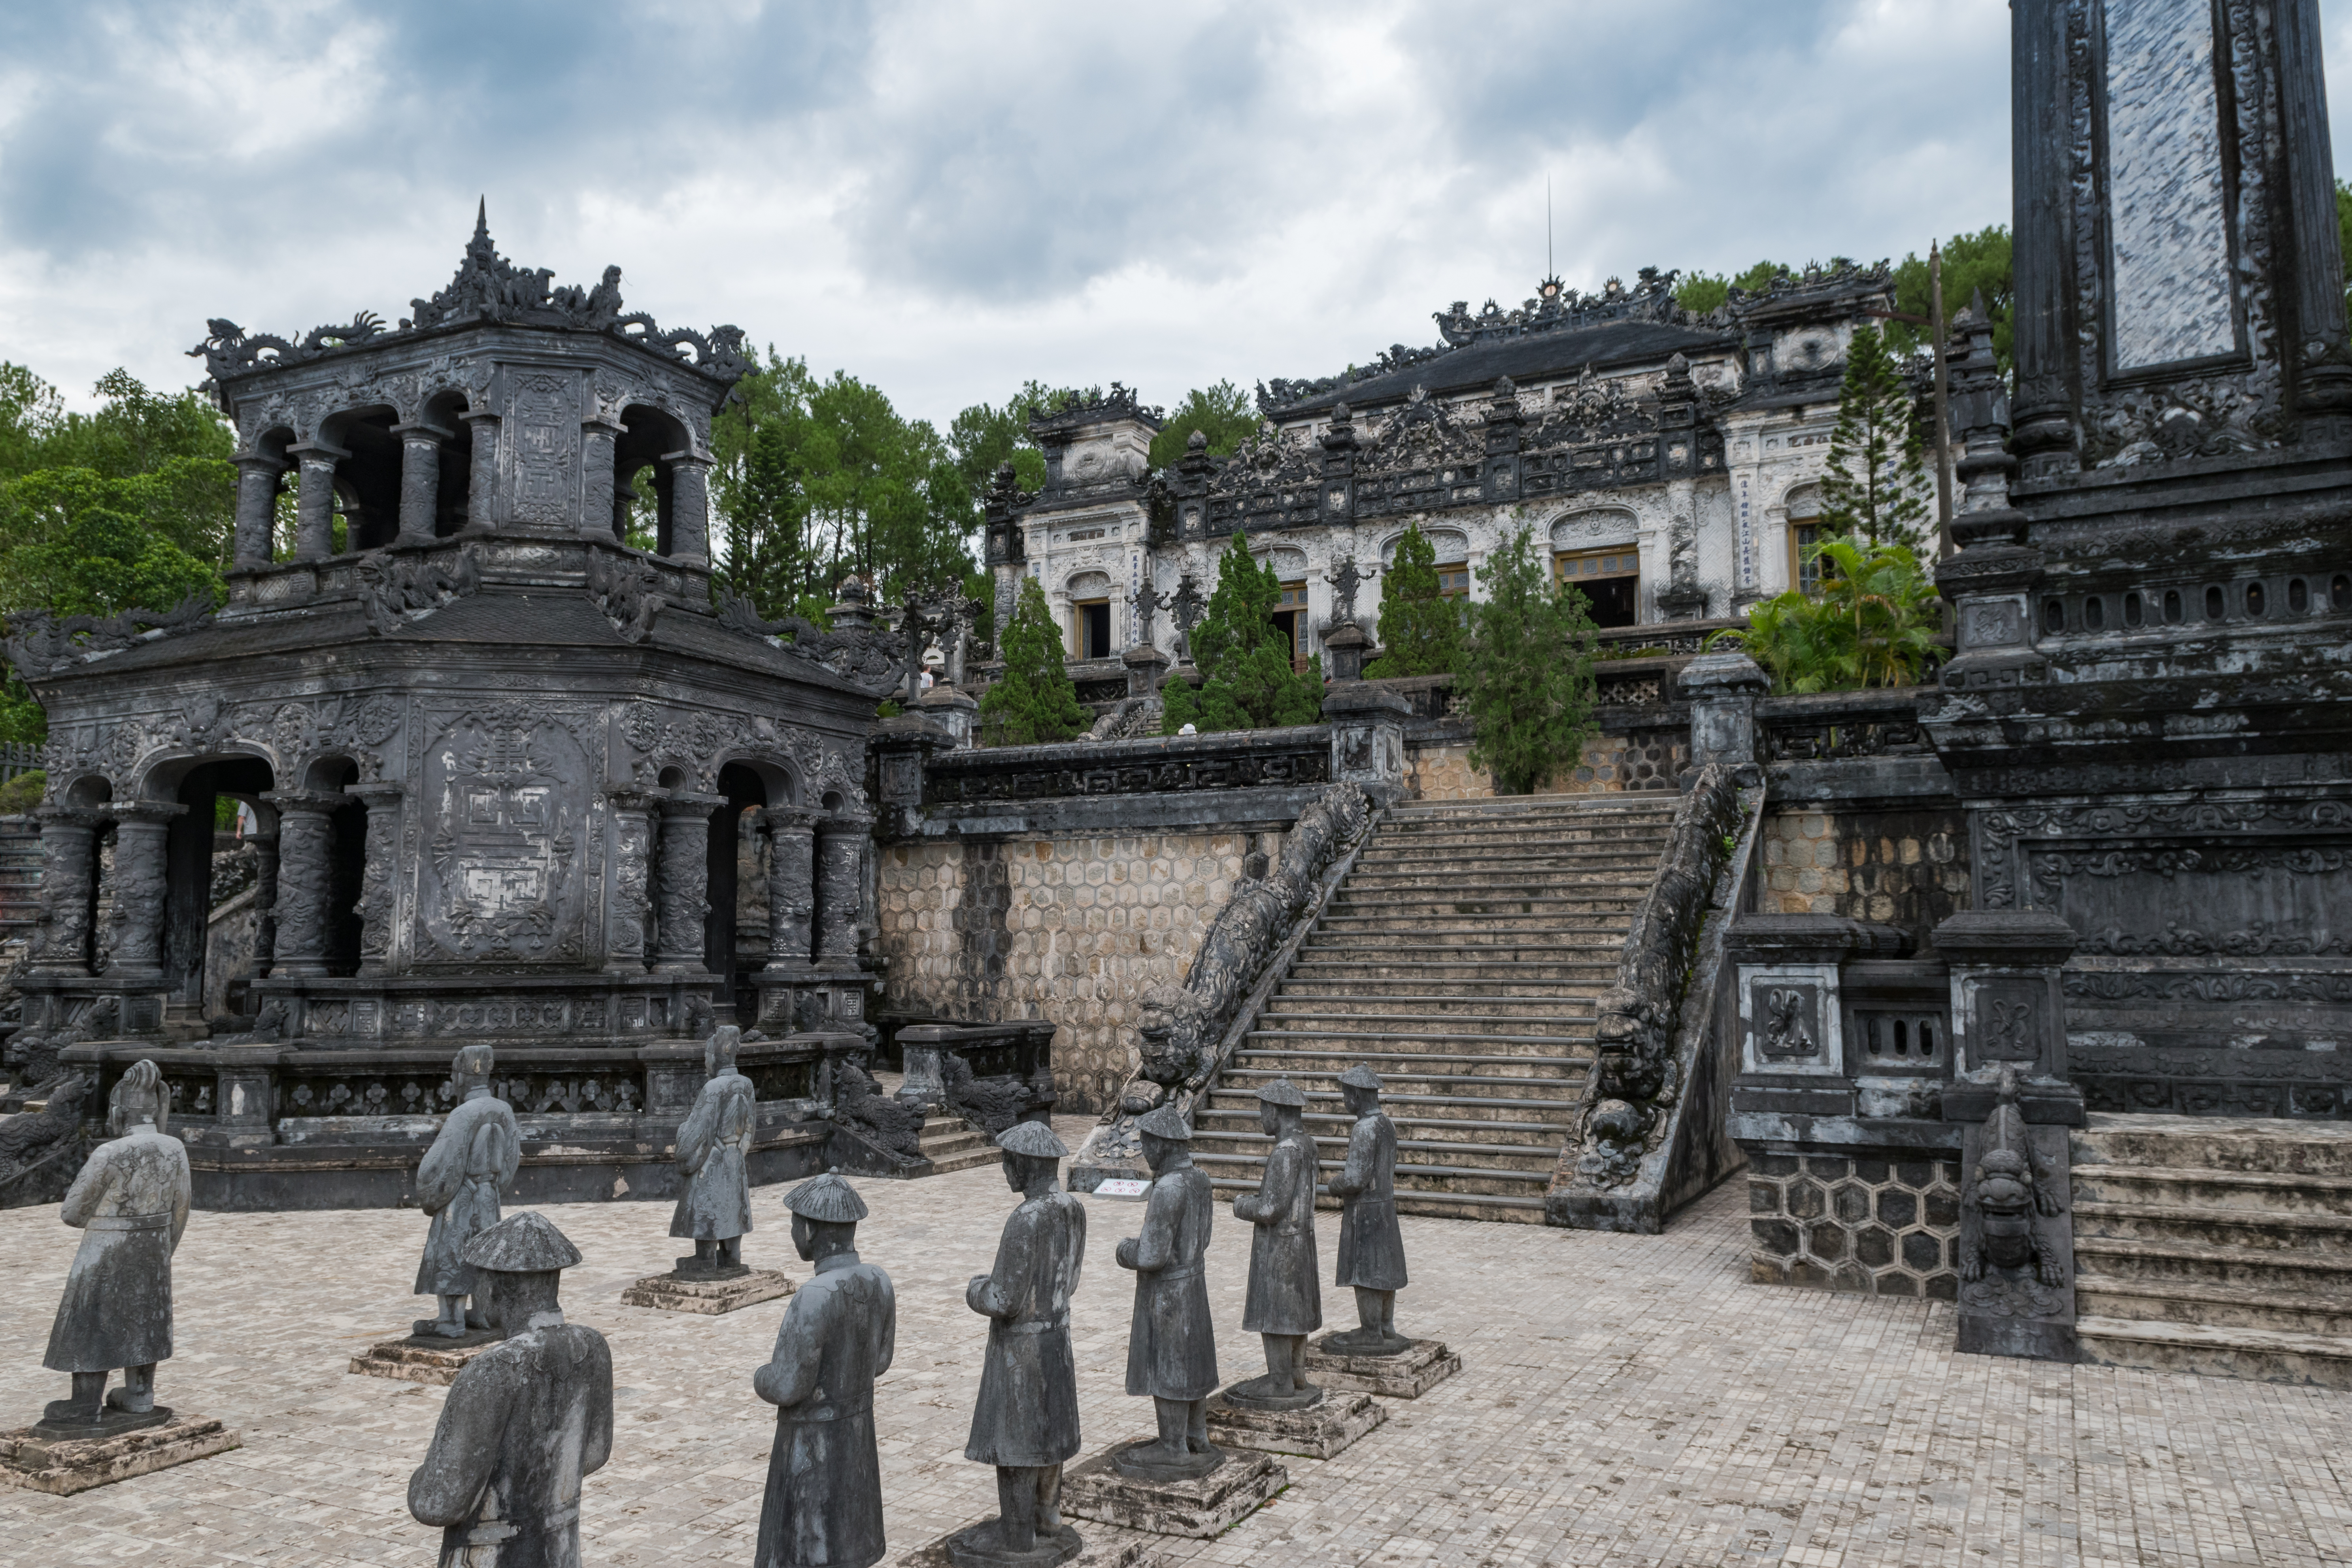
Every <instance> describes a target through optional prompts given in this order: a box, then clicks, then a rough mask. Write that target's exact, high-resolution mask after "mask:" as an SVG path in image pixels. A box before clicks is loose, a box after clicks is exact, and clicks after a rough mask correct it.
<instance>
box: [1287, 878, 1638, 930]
mask: <svg viewBox="0 0 2352 1568" xmlns="http://www.w3.org/2000/svg"><path fill="white" fill-rule="evenodd" d="M1647 890H1648V884H1647V883H1646V882H1643V883H1637V884H1632V885H1629V886H1627V887H1626V888H1625V889H1624V890H1623V891H1622V892H1612V891H1609V890H1608V889H1592V890H1591V891H1576V892H1567V893H1561V894H1559V895H1558V896H1556V897H1548V898H1539V899H1536V898H1517V897H1496V896H1492V895H1489V894H1487V893H1486V892H1485V891H1483V890H1481V889H1475V888H1465V889H1462V890H1461V891H1459V892H1457V893H1454V894H1451V895H1449V896H1446V897H1443V898H1437V897H1423V898H1406V897H1392V896H1390V895H1387V894H1381V895H1377V896H1374V897H1370V898H1360V899H1358V898H1349V897H1348V896H1346V895H1345V894H1342V895H1341V896H1339V898H1336V899H1334V900H1331V904H1330V908H1329V913H1328V915H1327V917H1326V918H1327V919H1334V918H1339V917H1342V916H1351V915H1365V916H1376V917H1379V918H1381V919H1387V920H1415V921H1443V922H1451V921H1454V919H1455V918H1457V917H1459V916H1463V915H1469V916H1473V917H1479V918H1486V917H1491V916H1495V915H1524V916H1528V917H1532V918H1534V919H1538V920H1549V918H1551V917H1552V916H1555V915H1607V914H1616V913H1619V912H1621V911H1622V912H1624V913H1631V912H1632V910H1633V906H1634V905H1635V904H1638V903H1640V902H1641V901H1642V895H1643V893H1644V892H1646V891H1647Z"/></svg>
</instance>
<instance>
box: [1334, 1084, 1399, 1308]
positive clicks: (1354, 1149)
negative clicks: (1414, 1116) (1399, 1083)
mask: <svg viewBox="0 0 2352 1568" xmlns="http://www.w3.org/2000/svg"><path fill="white" fill-rule="evenodd" d="M1339 1098H1340V1100H1342V1101H1343V1102H1344V1103H1345V1104H1346V1105H1347V1107H1348V1114H1349V1115H1350V1116H1352V1117H1354V1118H1355V1119H1356V1125H1355V1126H1354V1127H1352V1128H1350V1129H1349V1132H1348V1162H1347V1164H1346V1165H1345V1166H1344V1167H1343V1168H1342V1169H1341V1170H1340V1172H1339V1174H1338V1175H1336V1176H1333V1177H1332V1178H1331V1181H1330V1184H1329V1185H1330V1189H1331V1193H1332V1195H1333V1196H1335V1197H1337V1198H1338V1199H1339V1284H1340V1285H1342V1286H1352V1287H1354V1289H1355V1292H1356V1315H1357V1317H1358V1319H1359V1320H1360V1321H1361V1322H1362V1324H1363V1326H1362V1327H1361V1328H1360V1329H1355V1330H1352V1331H1349V1332H1347V1333H1343V1334H1331V1335H1328V1336H1326V1337H1325V1339H1324V1341H1323V1345H1322V1348H1323V1351H1324V1352H1325V1353H1326V1354H1328V1355H1401V1354H1402V1353H1403V1352H1405V1351H1407V1350H1410V1349H1411V1348H1412V1341H1411V1340H1409V1339H1407V1338H1405V1337H1404V1336H1403V1335H1402V1334H1400V1333H1398V1332H1397V1331H1396V1293H1397V1292H1398V1291H1399V1290H1402V1289H1404V1282H1405V1278H1404V1237H1403V1235H1402V1233H1401V1232H1400V1231H1399V1230H1398V1229H1397V1210H1396V1143H1397V1139H1396V1123H1395V1122H1393V1121H1390V1120H1389V1119H1388V1116H1387V1114H1386V1113H1385V1112H1383V1111H1382V1110H1381V1079H1380V1075H1379V1074H1378V1073H1376V1072H1374V1071H1373V1070H1372V1069H1371V1068H1369V1067H1366V1066H1365V1065H1364V1064H1363V1063H1361V1062H1358V1063H1357V1064H1356V1065H1355V1066H1354V1067H1351V1068H1349V1069H1348V1070H1347V1071H1346V1072H1343V1073H1341V1074H1340V1075H1339Z"/></svg>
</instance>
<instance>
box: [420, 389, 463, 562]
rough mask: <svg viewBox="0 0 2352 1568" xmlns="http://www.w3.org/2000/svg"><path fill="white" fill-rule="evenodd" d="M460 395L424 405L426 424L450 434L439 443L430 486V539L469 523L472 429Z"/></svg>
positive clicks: (443, 395) (448, 395) (447, 394)
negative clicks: (432, 484) (431, 504)
mask: <svg viewBox="0 0 2352 1568" xmlns="http://www.w3.org/2000/svg"><path fill="white" fill-rule="evenodd" d="M466 409H467V403H466V399H465V396H464V395H463V394H461V393H456V392H444V393H441V394H439V395H436V396H435V397H434V398H432V399H431V400H430V401H429V402H427V403H426V404H425V424H427V425H430V426H433V427H434V428H436V429H438V430H446V431H448V432H449V436H448V438H447V439H446V440H444V441H443V442H442V443H441V452H440V468H439V471H438V475H437V477H436V479H435V480H434V486H433V536H434V537H435V538H436V539H446V538H448V537H449V536H450V535H451V534H453V533H455V532H457V531H458V530H459V529H461V528H464V527H465V526H466V524H467V522H468V521H471V520H472V517H473V507H472V504H471V501H472V488H473V473H474V427H473V426H471V425H468V424H467V422H466Z"/></svg>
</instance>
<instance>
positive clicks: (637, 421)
mask: <svg viewBox="0 0 2352 1568" xmlns="http://www.w3.org/2000/svg"><path fill="white" fill-rule="evenodd" d="M621 423H622V425H623V426H625V430H624V432H623V434H622V436H621V437H620V438H619V439H618V440H616V441H615V442H614V444H613V537H614V539H616V540H618V541H620V542H622V543H624V544H627V545H632V546H634V547H635V548H636V549H639V550H650V551H652V552H654V553H656V554H657V555H667V554H669V553H670V552H671V551H672V549H673V547H674V545H675V543H676V540H675V538H674V534H675V531H676V529H675V525H676V522H677V511H676V508H677V472H676V466H675V465H674V464H672V463H671V462H670V461H669V458H671V456H672V455H673V454H675V453H678V452H684V451H688V450H690V449H691V448H692V447H693V437H691V436H690V435H689V434H688V430H687V428H686V426H684V425H683V424H681V423H680V422H679V421H678V420H677V417H676V416H673V415H671V414H668V413H667V412H665V411H664V410H662V409H659V408H656V407H653V406H652V405H649V404H644V403H633V404H631V405H628V406H627V407H626V408H624V409H623V410H622V411H621Z"/></svg>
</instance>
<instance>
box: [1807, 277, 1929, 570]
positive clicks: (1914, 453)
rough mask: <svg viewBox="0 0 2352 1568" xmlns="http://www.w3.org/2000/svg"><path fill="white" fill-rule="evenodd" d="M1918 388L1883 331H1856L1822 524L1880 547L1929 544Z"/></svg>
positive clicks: (1833, 440)
mask: <svg viewBox="0 0 2352 1568" xmlns="http://www.w3.org/2000/svg"><path fill="white" fill-rule="evenodd" d="M1912 403H1913V399H1912V396H1911V389H1910V387H1908V386H1907V385H1906V384H1905V383H1904V378H1903V371H1902V368H1901V366H1899V365H1898V364H1897V363H1895V357H1894V356H1893V355H1892V354H1890V353H1887V352H1886V343H1885V340H1884V339H1882V338H1881V337H1880V336H1879V333H1878V329H1877V328H1875V327H1873V326H1871V325H1869V324H1868V323H1866V322H1865V323H1864V324H1863V325H1861V326H1858V327H1856V328H1854V330H1853V343H1852V345H1851V346H1849V347H1848V348H1847V350H1846V359H1845V384H1844V386H1843V387H1842V388H1841V389H1840V390H1839V393H1838V419H1837V427H1836V428H1835V429H1834V430H1832V432H1831V433H1830V455H1829V468H1828V470H1827V471H1826V472H1824V473H1823V474H1822V525H1823V526H1824V527H1825V528H1826V529H1827V530H1828V531H1829V532H1831V533H1832V534H1847V535H1851V536H1852V537H1853V538H1856V539H1861V540H1864V541H1867V542H1869V543H1871V544H1873V545H1878V544H1901V545H1906V546H1908V547H1910V548H1911V549H1914V550H1916V549H1920V548H1922V547H1923V546H1924V545H1925V544H1926V543H1927V539H1926V534H1927V524H1928V515H1929V514H1928V510H1927V495H1928V480H1927V470H1926V468H1924V467H1923V466H1922V465H1921V463H1920V460H1919V426H1918V419H1917V417H1916V411H1915V410H1914V408H1913V407H1912Z"/></svg>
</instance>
